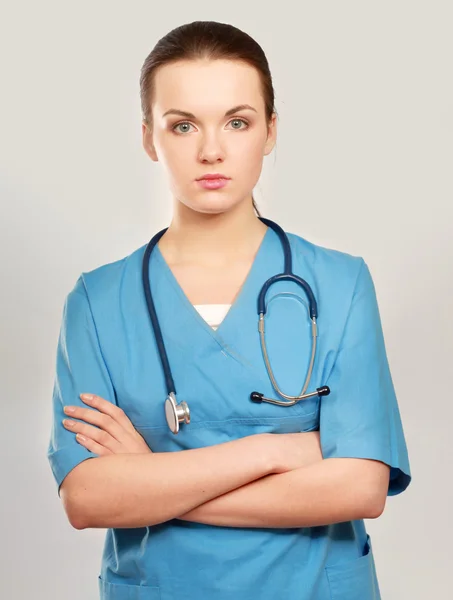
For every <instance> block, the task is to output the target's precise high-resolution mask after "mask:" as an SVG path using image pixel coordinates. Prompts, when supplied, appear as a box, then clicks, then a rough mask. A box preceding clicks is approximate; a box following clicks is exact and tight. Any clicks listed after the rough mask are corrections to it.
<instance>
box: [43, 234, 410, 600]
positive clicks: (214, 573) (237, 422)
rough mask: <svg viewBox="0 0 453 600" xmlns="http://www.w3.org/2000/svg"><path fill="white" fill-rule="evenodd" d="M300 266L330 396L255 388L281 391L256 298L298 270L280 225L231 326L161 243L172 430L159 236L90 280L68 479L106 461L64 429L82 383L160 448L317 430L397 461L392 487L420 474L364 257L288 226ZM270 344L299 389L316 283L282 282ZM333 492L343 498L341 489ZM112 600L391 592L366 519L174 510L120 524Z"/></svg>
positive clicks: (104, 598) (56, 443)
mask: <svg viewBox="0 0 453 600" xmlns="http://www.w3.org/2000/svg"><path fill="white" fill-rule="evenodd" d="M288 237H289V241H290V244H291V251H292V255H293V270H294V272H295V273H296V274H297V275H299V276H300V277H302V278H304V279H305V280H306V281H307V282H308V283H309V284H310V286H311V287H312V289H313V292H314V294H315V296H316V299H317V302H318V311H319V317H318V326H319V330H318V333H319V336H318V347H317V354H316V360H315V365H314V369H313V374H312V379H311V383H310V388H309V390H308V391H313V390H314V389H315V388H317V387H320V386H321V385H328V386H329V387H330V389H331V393H330V395H329V396H324V397H323V398H322V399H320V398H319V397H316V398H310V399H308V400H303V401H301V402H299V403H297V404H296V405H294V406H291V407H280V406H275V405H271V404H268V403H262V404H257V403H254V402H252V401H251V400H250V399H249V395H250V392H252V391H254V390H257V391H260V392H262V393H264V394H265V395H266V396H269V397H271V398H278V395H277V394H276V393H275V391H274V389H273V387H272V384H271V382H270V379H269V376H268V374H267V371H266V368H265V363H264V360H263V356H262V351H261V346H260V340H259V333H258V329H257V320H258V316H257V297H258V294H259V291H260V289H261V286H262V285H263V283H264V281H265V280H266V279H268V278H269V277H271V276H272V275H274V274H276V273H281V272H282V270H283V251H282V247H281V244H280V241H279V239H278V236H277V234H276V233H275V232H274V231H273V230H272V229H271V228H268V229H267V231H266V233H265V235H264V238H263V241H262V243H261V246H260V248H259V250H258V252H257V254H256V256H255V260H254V262H253V265H252V267H251V270H250V272H249V274H248V276H247V278H246V280H245V282H244V284H243V286H242V288H241V290H240V292H239V294H238V296H237V298H236V300H235V302H234V303H233V305H232V307H231V309H230V310H229V312H228V313H227V315H226V317H225V319H224V321H223V322H222V323H221V324H220V326H219V328H218V329H217V330H216V331H215V330H213V329H212V328H211V327H210V326H209V325H208V324H207V323H206V321H204V319H203V318H202V317H201V315H200V314H199V313H198V311H197V310H196V309H195V307H194V306H193V305H192V304H191V303H190V302H189V300H188V298H187V296H186V295H185V294H184V292H183V290H182V288H181V287H180V285H179V284H178V282H177V280H176V278H175V277H174V275H173V274H172V271H171V270H170V268H169V266H168V264H167V263H166V261H165V260H164V258H163V256H162V254H161V252H160V250H159V247H158V246H156V247H155V248H154V250H153V253H152V255H151V260H150V279H151V290H152V293H153V297H154V301H155V306H156V311H157V314H158V317H159V320H160V324H161V328H162V333H163V337H164V341H165V344H166V348H167V352H168V357H169V361H170V364H171V366H172V371H173V376H174V380H175V385H176V390H177V393H178V401H181V400H186V401H187V402H188V404H189V407H190V411H191V423H190V424H188V425H187V424H182V425H181V429H180V432H179V433H178V435H174V434H173V433H171V432H170V430H169V429H168V427H167V424H166V420H165V413H164V400H165V397H166V395H167V392H166V388H165V380H164V375H163V372H162V368H161V364H160V360H159V356H158V353H157V346H156V343H155V339H154V335H153V332H152V327H151V323H150V319H149V315H148V311H147V307H146V302H145V297H144V292H143V287H142V278H141V277H142V276H141V269H142V258H143V254H144V251H145V247H146V246H142V247H140V248H138V249H137V250H135V251H134V252H133V253H131V254H130V255H128V256H127V257H125V258H123V259H121V260H118V261H115V262H112V263H109V264H106V265H103V266H101V267H99V268H96V269H94V270H92V271H90V272H85V273H82V274H81V275H80V277H79V278H78V280H77V282H76V283H75V286H74V288H73V289H72V290H71V292H70V293H69V294H68V296H67V298H66V302H65V306H64V311H63V319H62V324H61V332H60V337H59V342H58V349H57V358H56V378H55V386H54V391H53V411H54V412H53V425H52V431H51V437H50V443H49V448H48V459H49V462H50V466H51V468H52V472H53V475H54V477H55V481H56V483H57V486H58V491H59V488H60V484H61V482H62V481H63V479H64V478H65V476H66V475H67V474H68V473H69V472H70V471H71V469H73V468H74V467H75V466H76V465H77V464H79V463H80V462H82V461H83V460H86V459H88V458H91V457H95V456H97V454H94V453H92V452H90V451H89V450H87V449H86V448H84V447H83V446H82V445H80V444H79V443H78V442H77V441H76V439H75V435H74V433H72V432H70V431H68V430H66V429H65V428H64V427H63V425H62V420H63V418H65V414H64V412H63V407H64V406H65V405H79V406H84V407H86V405H85V404H84V403H83V402H82V401H81V400H80V398H79V394H80V393H82V392H92V393H94V394H97V395H99V396H102V397H103V398H105V399H106V400H109V401H111V402H114V403H116V404H117V405H118V406H120V407H121V408H123V410H124V411H125V412H126V414H127V415H128V417H129V419H130V420H131V421H132V423H133V425H134V426H135V428H136V429H137V431H139V432H140V434H141V435H142V436H143V437H144V439H145V440H146V442H147V443H148V445H149V447H150V448H151V449H152V450H153V451H154V452H177V451H180V450H186V449H190V448H200V447H205V446H211V445H214V444H219V443H222V442H227V441H229V440H233V439H237V438H241V437H245V436H249V435H252V434H257V433H262V432H273V433H288V432H299V431H309V430H318V429H319V431H320V439H321V447H322V452H323V456H324V458H331V457H354V458H366V459H375V460H379V461H382V462H384V463H386V464H387V465H389V466H390V467H391V474H390V475H391V476H390V484H389V489H388V495H396V494H399V493H401V492H402V491H404V490H405V489H406V488H407V486H408V485H409V482H410V480H411V474H410V467H409V460H408V454H407V447H406V442H405V438H404V433H403V428H402V423H401V418H400V413H399V409H398V404H397V399H396V396H395V391H394V386H393V383H392V378H391V374H390V370H389V365H388V361H387V356H386V351H385V345H384V338H383V332H382V327H381V321H380V316H379V309H378V304H377V300H376V294H375V288H374V285H373V281H372V278H371V275H370V271H369V269H368V266H367V264H366V263H365V262H364V260H363V259H362V258H361V257H357V256H352V255H350V254H347V253H344V252H339V251H336V250H332V249H328V248H323V247H321V246H318V245H316V244H313V243H311V242H309V241H307V240H306V239H304V238H302V237H300V236H298V235H295V234H292V233H288ZM267 305H268V311H267V317H266V341H267V344H268V352H269V357H270V360H271V365H272V368H273V370H274V374H275V377H276V379H277V382H278V383H279V385H280V388H281V389H282V391H284V392H286V393H288V394H293V395H296V394H299V393H300V390H301V388H302V384H303V379H304V378H305V375H306V372H307V368H308V363H309V359H310V349H311V330H310V321H309V320H308V313H307V300H306V297H305V294H304V292H303V291H302V289H301V288H299V287H298V286H297V285H296V284H295V283H294V282H288V281H280V282H278V283H276V284H274V285H273V286H272V287H271V288H270V290H269V291H268V293H267ZM332 501H334V500H332ZM98 583H99V593H100V598H101V600H126V599H127V600H132V599H134V600H145V599H146V600H170V599H171V600H200V598H203V599H206V600H211V599H213V600H214V599H215V600H227V599H228V600H231V598H235V600H250V598H259V599H260V600H275V599H276V598H293V599H299V600H326V599H330V600H340V599H341V600H346V599H347V600H376V599H379V598H380V593H379V586H378V581H377V576H376V569H375V563H374V558H373V551H372V545H371V540H370V536H369V535H368V534H367V532H366V529H365V526H364V522H363V520H357V521H348V522H343V523H337V524H330V525H325V526H317V527H301V528H281V529H274V528H244V527H242V528H241V527H240V528H237V527H217V526H212V525H205V524H200V523H192V522H189V521H183V520H179V519H171V520H169V521H166V522H165V523H160V524H158V525H154V526H149V527H141V528H129V529H128V528H120V529H115V528H112V529H107V532H106V538H105V546H104V552H103V557H102V566H101V570H100V573H99V581H98Z"/></svg>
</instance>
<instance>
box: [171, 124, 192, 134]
mask: <svg viewBox="0 0 453 600" xmlns="http://www.w3.org/2000/svg"><path fill="white" fill-rule="evenodd" d="M183 126H184V127H190V123H185V122H184V123H177V124H176V125H175V126H174V127H172V129H173V131H176V128H177V127H183ZM176 133H187V129H186V130H185V131H181V130H179V131H176Z"/></svg>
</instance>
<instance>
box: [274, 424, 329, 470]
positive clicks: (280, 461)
mask: <svg viewBox="0 0 453 600" xmlns="http://www.w3.org/2000/svg"><path fill="white" fill-rule="evenodd" d="M267 435H269V440H268V443H269V444H271V446H272V449H271V451H272V452H274V456H275V458H276V469H275V471H274V472H275V473H286V472H287V471H293V470H294V469H300V468H302V467H307V466H309V465H311V464H313V463H316V462H319V461H321V460H323V456H322V452H321V443H320V437H319V431H301V432H298V433H270V434H267ZM265 443H266V442H265Z"/></svg>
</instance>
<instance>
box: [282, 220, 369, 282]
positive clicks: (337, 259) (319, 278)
mask: <svg viewBox="0 0 453 600" xmlns="http://www.w3.org/2000/svg"><path fill="white" fill-rule="evenodd" d="M287 236H288V239H289V242H290V245H291V250H292V253H293V256H294V261H295V262H296V263H297V265H298V267H299V269H300V270H302V271H304V270H305V271H306V270H307V269H308V271H309V272H310V273H311V275H312V279H313V280H314V281H316V282H317V283H318V285H322V283H323V282H326V284H327V285H329V286H330V285H332V283H333V282H336V284H337V285H340V287H342V288H349V289H350V288H351V286H352V288H354V287H355V284H356V281H357V279H358V277H359V275H360V274H361V272H362V271H364V270H367V265H366V263H365V261H364V259H363V257H362V256H359V255H355V254H350V253H348V252H344V251H341V250H338V249H335V248H328V247H326V246H321V245H319V244H315V243H314V242H312V241H309V240H307V239H306V238H304V237H302V236H301V235H298V234H296V233H291V232H287Z"/></svg>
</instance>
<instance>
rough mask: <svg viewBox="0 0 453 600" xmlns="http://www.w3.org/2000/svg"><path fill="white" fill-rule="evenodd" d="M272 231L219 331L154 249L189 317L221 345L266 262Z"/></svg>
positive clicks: (267, 235)
mask: <svg viewBox="0 0 453 600" xmlns="http://www.w3.org/2000/svg"><path fill="white" fill-rule="evenodd" d="M271 231H272V228H271V227H269V226H268V227H267V230H266V232H265V234H264V236H263V239H262V240H261V243H260V245H259V247H258V250H257V252H256V254H255V258H254V259H253V263H252V265H251V267H250V269H249V271H248V273H247V275H246V277H245V280H244V282H243V284H242V286H241V288H240V289H239V292H238V293H237V294H236V298H235V300H234V302H233V303H232V304H231V307H230V308H229V310H228V312H227V313H226V315H225V317H224V318H223V320H222V322H221V323H220V325H219V326H218V327H217V329H213V328H212V327H211V326H210V325H209V323H207V321H205V319H203V317H202V316H201V315H200V313H199V312H198V311H197V309H196V308H195V306H194V305H193V304H192V303H191V302H190V300H189V298H188V297H187V296H186V294H185V292H184V290H183V289H182V287H181V285H180V284H179V282H178V280H177V279H176V277H175V275H174V274H173V271H172V270H171V268H170V266H169V265H168V263H167V261H166V260H165V258H164V256H163V254H162V252H161V251H160V248H159V245H158V244H156V246H155V247H154V252H155V254H156V260H157V261H158V262H159V266H160V267H161V269H162V272H163V273H164V274H165V276H166V277H167V280H168V281H169V282H170V284H171V285H172V287H173V289H174V290H175V292H176V293H177V294H178V296H179V297H180V299H181V305H182V306H183V307H184V308H185V309H186V311H187V313H188V314H189V315H192V317H193V319H195V320H196V321H197V322H198V324H199V325H200V326H201V327H202V328H203V329H204V330H205V331H207V332H208V333H209V334H210V335H211V336H212V337H213V338H214V339H215V340H216V341H217V342H220V343H221V342H222V341H223V340H222V335H223V331H224V330H225V329H226V328H227V327H229V325H230V321H232V320H233V319H234V318H235V316H236V313H237V312H238V311H239V310H240V308H241V305H242V304H243V303H244V302H246V301H247V298H248V296H249V294H250V291H251V288H252V284H253V281H254V279H255V274H256V273H257V272H258V270H259V268H260V265H261V264H262V262H263V261H264V258H265V255H266V247H267V245H268V244H269V243H270V238H271Z"/></svg>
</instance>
